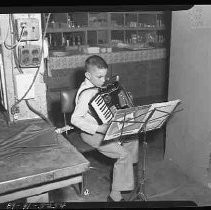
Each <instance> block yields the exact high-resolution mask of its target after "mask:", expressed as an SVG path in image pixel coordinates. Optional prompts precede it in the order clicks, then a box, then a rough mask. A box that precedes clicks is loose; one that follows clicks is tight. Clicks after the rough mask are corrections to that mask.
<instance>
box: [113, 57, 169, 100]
mask: <svg viewBox="0 0 211 210" xmlns="http://www.w3.org/2000/svg"><path fill="white" fill-rule="evenodd" d="M112 73H113V74H117V75H119V76H120V82H121V83H122V85H123V86H124V87H125V88H126V89H127V90H128V91H131V92H132V94H133V97H134V98H135V99H136V100H139V99H143V98H148V99H149V98H150V97H152V98H157V99H158V98H159V97H160V98H163V97H164V96H165V95H166V93H167V91H166V90H165V87H166V83H167V81H166V80H167V78H166V68H165V60H164V59H158V60H151V61H141V62H130V63H126V64H125V63H124V64H123V63H118V64H113V65H112Z"/></svg>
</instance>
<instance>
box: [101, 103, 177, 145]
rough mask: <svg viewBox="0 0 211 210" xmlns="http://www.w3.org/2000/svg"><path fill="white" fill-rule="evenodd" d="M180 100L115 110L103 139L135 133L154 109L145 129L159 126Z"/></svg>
mask: <svg viewBox="0 0 211 210" xmlns="http://www.w3.org/2000/svg"><path fill="white" fill-rule="evenodd" d="M180 102H181V100H174V101H169V102H163V103H155V104H150V105H144V106H137V107H131V108H127V109H119V110H117V111H116V113H115V115H114V118H113V120H112V121H111V125H110V127H109V128H108V130H107V132H106V135H105V138H104V141H107V140H111V139H115V138H118V137H120V136H121V135H122V136H124V135H132V134H137V133H138V132H139V131H140V130H141V128H142V126H143V124H144V122H145V121H146V120H147V118H148V116H149V114H150V113H151V111H153V110H154V109H155V112H154V113H153V115H152V116H151V118H150V119H149V121H148V124H147V127H146V130H147V131H149V130H153V129H158V128H160V127H161V126H162V125H163V123H164V122H165V121H166V120H167V118H168V117H169V114H170V113H171V112H172V111H173V110H174V109H175V107H176V106H177V105H178V103H180Z"/></svg>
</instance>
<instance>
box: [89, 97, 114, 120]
mask: <svg viewBox="0 0 211 210" xmlns="http://www.w3.org/2000/svg"><path fill="white" fill-rule="evenodd" d="M91 105H92V107H93V108H94V109H95V111H96V113H97V114H98V117H99V118H100V120H101V121H102V123H108V122H109V121H110V120H111V119H112V118H113V113H112V112H111V110H110V109H109V108H108V106H107V105H106V103H105V101H104V100H103V97H102V96H101V95H100V94H99V95H98V96H97V97H96V98H95V99H94V100H93V101H92V103H91Z"/></svg>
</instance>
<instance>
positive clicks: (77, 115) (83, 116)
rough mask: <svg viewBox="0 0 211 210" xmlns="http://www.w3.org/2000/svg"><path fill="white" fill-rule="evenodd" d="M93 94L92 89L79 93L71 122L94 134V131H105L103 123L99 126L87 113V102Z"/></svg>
mask: <svg viewBox="0 0 211 210" xmlns="http://www.w3.org/2000/svg"><path fill="white" fill-rule="evenodd" d="M94 95H95V92H94V91H85V92H83V93H82V94H81V95H80V97H79V99H78V102H77V104H76V107H75V110H74V112H73V114H72V117H71V123H72V124H73V125H75V126H76V127H78V128H80V129H81V130H83V131H85V132H87V133H90V134H95V133H96V132H100V133H105V130H106V129H105V125H104V126H99V125H98V124H96V123H95V120H94V119H93V117H92V116H90V115H89V114H88V112H89V102H90V100H91V99H92V97H93V96H94Z"/></svg>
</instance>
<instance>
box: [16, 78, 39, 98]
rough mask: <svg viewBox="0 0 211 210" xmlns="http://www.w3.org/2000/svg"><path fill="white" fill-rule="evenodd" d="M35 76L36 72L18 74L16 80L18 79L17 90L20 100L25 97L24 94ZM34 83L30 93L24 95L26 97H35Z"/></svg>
mask: <svg viewBox="0 0 211 210" xmlns="http://www.w3.org/2000/svg"><path fill="white" fill-rule="evenodd" d="M33 78H34V74H19V75H16V77H15V81H16V90H17V97H18V100H19V99H21V98H22V97H23V95H24V94H25V93H26V91H27V90H28V88H29V87H30V85H31V84H32V81H33ZM34 97H35V96H34V84H33V85H32V88H31V89H30V91H29V92H28V94H27V95H26V96H25V97H24V99H32V98H34Z"/></svg>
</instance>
